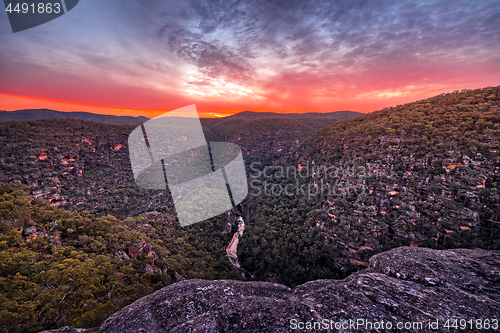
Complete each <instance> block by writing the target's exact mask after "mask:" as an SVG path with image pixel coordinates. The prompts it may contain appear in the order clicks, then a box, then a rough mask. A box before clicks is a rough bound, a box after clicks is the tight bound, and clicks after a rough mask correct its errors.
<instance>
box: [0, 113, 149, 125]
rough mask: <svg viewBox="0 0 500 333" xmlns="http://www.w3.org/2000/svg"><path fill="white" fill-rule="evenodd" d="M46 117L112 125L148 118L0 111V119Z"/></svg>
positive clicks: (137, 122)
mask: <svg viewBox="0 0 500 333" xmlns="http://www.w3.org/2000/svg"><path fill="white" fill-rule="evenodd" d="M47 118H59V119H61V118H63V119H64V118H67V119H79V120H88V121H97V122H100V123H105V124H114V125H125V124H127V125H129V124H142V123H143V122H145V121H148V120H149V118H146V117H143V116H139V117H132V116H112V115H104V114H97V113H91V112H80V111H75V112H63V111H55V110H49V109H26V110H16V111H0V121H20V120H40V119H47Z"/></svg>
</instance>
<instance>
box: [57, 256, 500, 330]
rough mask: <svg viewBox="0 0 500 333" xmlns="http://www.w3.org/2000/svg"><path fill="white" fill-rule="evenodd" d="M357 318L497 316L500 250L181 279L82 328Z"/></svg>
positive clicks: (285, 325)
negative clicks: (279, 279) (267, 274)
mask: <svg viewBox="0 0 500 333" xmlns="http://www.w3.org/2000/svg"><path fill="white" fill-rule="evenodd" d="M360 318H362V319H365V320H370V321H372V322H379V323H380V322H381V321H382V320H383V321H384V323H386V322H387V321H390V322H391V323H393V325H396V323H397V322H408V321H410V322H416V321H420V322H423V323H424V325H428V323H429V321H432V322H435V321H436V320H439V328H438V329H437V330H436V329H428V328H425V326H424V329H423V330H415V332H416V331H418V332H452V331H454V329H453V328H451V329H450V330H446V329H444V327H443V325H444V323H445V322H446V320H447V319H452V318H454V319H458V318H464V319H466V320H470V319H478V318H481V319H493V318H496V319H499V320H500V252H498V251H483V250H466V249H458V250H446V251H437V250H431V249H426V248H410V247H400V248H397V249H393V250H391V251H388V252H384V253H380V254H377V255H375V256H373V257H372V258H371V259H370V264H369V267H368V268H367V269H365V270H363V271H360V272H357V273H355V274H353V275H351V276H349V277H347V278H346V279H344V280H318V281H312V282H308V283H305V284H303V285H300V286H297V287H296V288H294V289H290V288H288V287H286V286H283V285H279V284H275V283H265V282H240V281H226V280H224V281H206V280H187V281H181V282H178V283H174V284H172V285H170V286H168V287H165V288H163V289H161V290H159V291H158V292H156V293H154V294H152V295H148V296H146V297H143V298H141V299H139V300H137V301H136V302H135V303H133V304H131V305H129V306H127V307H125V308H124V309H122V310H120V311H118V312H117V313H115V314H114V315H112V316H111V317H109V318H108V319H107V320H106V321H105V322H104V324H103V325H102V326H101V327H100V329H92V330H86V331H85V330H82V331H79V332H85V333H91V332H106V333H115V332H116V333H129V332H130V333H139V332H148V333H156V332H297V330H292V329H291V326H290V320H291V319H297V321H301V322H308V321H309V322H317V321H321V320H323V319H327V320H332V321H333V322H340V321H342V320H343V321H346V320H347V321H349V319H351V320H353V321H355V320H357V319H360ZM310 331H312V330H309V332H310ZM314 331H321V330H314ZM323 331H327V330H323ZM335 331H340V332H351V331H353V330H350V329H345V330H335ZM384 331H385V330H375V329H373V330H365V329H363V328H359V329H358V330H356V331H355V332H384ZM403 331H413V330H400V332H403ZM468 331H476V330H475V329H473V330H468ZM52 332H64V333H73V332H75V333H76V332H77V331H76V330H75V329H70V328H66V329H65V330H62V329H61V330H57V331H52ZM393 332H396V330H395V329H394V328H393Z"/></svg>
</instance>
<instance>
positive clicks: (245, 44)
mask: <svg viewBox="0 0 500 333" xmlns="http://www.w3.org/2000/svg"><path fill="white" fill-rule="evenodd" d="M6 18H7V17H6V15H5V19H6ZM0 42H1V43H2V48H1V49H0V59H1V60H0V72H1V74H2V75H1V76H0V94H3V95H6V96H10V97H20V96H21V97H23V98H28V99H34V100H40V101H43V100H50V101H61V102H64V103H68V104H74V105H85V106H94V107H101V108H102V107H104V108H110V109H123V110H127V109H128V110H144V111H148V112H152V111H162V110H170V109H172V108H176V107H180V106H183V103H188V104H191V103H196V104H197V105H198V106H199V110H201V111H204V112H207V113H209V112H212V113H224V112H234V111H237V110H244V109H247V110H249V109H250V110H252V109H253V110H273V111H292V110H293V111H334V110H345V109H350V110H356V111H365V112H368V111H373V110H375V109H378V108H381V107H384V106H389V105H394V104H399V103H403V102H408V101H412V100H414V99H419V98H425V97H429V96H432V95H434V94H438V93H441V92H446V91H453V90H457V89H463V88H479V87H483V86H487V85H498V84H500V82H499V80H498V77H500V2H498V1H496V0H490V1H479V2H471V1H463V0H457V1H418V2H414V1H398V2H393V1H363V0H349V1H347V0H346V1H303V0H301V1H290V0H288V1H226V0H219V1H195V0H193V1H186V2H179V1H160V0H147V1H146V0H143V1H136V0H134V1H132V0H108V1H97V0H88V1H85V2H83V3H81V4H79V6H78V7H76V8H75V9H74V10H73V11H71V12H70V13H68V14H67V15H64V16H63V17H61V18H60V19H58V20H54V21H52V22H50V23H47V24H45V25H43V26H40V27H37V28H34V29H30V30H27V31H24V32H21V33H17V34H12V33H11V32H10V27H9V26H8V23H7V21H6V20H2V21H1V23H0ZM44 82H48V83H47V84H45V83H44ZM0 102H1V99H0ZM9 105H12V103H10V104H9ZM19 107H22V105H19ZM0 108H2V105H0Z"/></svg>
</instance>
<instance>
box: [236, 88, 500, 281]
mask: <svg viewBox="0 0 500 333" xmlns="http://www.w3.org/2000/svg"><path fill="white" fill-rule="evenodd" d="M499 103H500V87H493V88H485V89H479V90H466V91H461V92H456V93H452V94H443V95H440V96H436V97H434V98H430V99H427V100H422V101H417V102H414V103H410V104H405V105H400V106H397V107H393V108H388V109H384V110H381V111H378V112H374V113H371V114H367V115H364V116H361V117H357V118H354V119H352V120H346V121H342V122H338V123H336V124H333V125H330V126H327V127H325V128H323V129H321V130H320V131H318V132H317V133H316V134H315V135H314V136H312V137H311V138H310V139H308V140H307V141H306V142H305V143H304V144H302V145H301V146H300V147H299V149H298V151H297V152H295V153H292V154H289V155H288V156H287V157H286V158H283V159H282V160H281V161H280V162H277V163H275V164H274V166H273V167H272V168H268V170H267V171H268V172H267V173H265V174H264V173H261V172H258V171H256V172H253V173H251V174H250V177H251V178H250V180H251V181H253V185H254V186H251V188H252V190H251V193H255V194H258V195H255V196H254V197H253V200H250V201H249V205H250V207H251V211H252V214H251V215H250V218H249V221H248V224H249V225H250V226H252V227H251V228H248V229H247V231H246V233H247V234H246V237H245V238H244V239H243V240H242V241H241V242H240V252H241V255H240V258H241V262H242V263H243V265H244V267H245V268H246V269H248V270H250V271H255V272H256V275H257V276H258V277H259V278H261V279H266V278H274V277H279V279H281V281H284V282H285V283H288V284H291V285H294V284H296V283H298V282H305V281H308V280H311V279H314V278H321V277H323V276H327V275H328V274H331V271H332V270H333V268H332V267H337V268H338V269H340V270H343V269H345V268H346V267H348V266H349V264H354V265H357V266H358V267H363V266H364V265H365V264H366V262H367V260H368V258H369V257H370V256H371V255H373V254H375V253H378V252H381V251H384V250H387V249H390V248H394V247H397V246H401V245H406V246H408V245H410V244H412V243H413V245H414V246H418V245H420V246H425V247H431V248H437V249H443V248H457V247H463V248H482V249H499V248H500V174H499V169H500V104H499ZM294 170H295V172H296V173H294ZM269 247H270V248H271V249H272V253H271V254H268V253H266V249H268V248H269Z"/></svg>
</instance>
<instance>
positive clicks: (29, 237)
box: [0, 186, 241, 332]
mask: <svg viewBox="0 0 500 333" xmlns="http://www.w3.org/2000/svg"><path fill="white" fill-rule="evenodd" d="M229 239H230V234H229V233H228V230H227V225H221V224H218V223H216V222H214V221H213V220H212V221H207V222H203V223H200V224H197V225H195V226H191V227H187V228H180V226H179V224H178V222H177V221H176V218H175V217H174V216H172V215H171V214H168V213H164V214H162V213H157V212H153V213H146V214H142V215H139V216H136V217H131V218H127V219H124V220H120V219H117V218H115V217H114V216H112V215H107V216H102V217H96V216H95V215H92V214H89V213H88V212H86V211H81V212H79V213H77V214H74V213H71V212H68V211H65V210H62V209H59V208H57V207H53V206H51V205H50V204H49V203H48V202H47V201H46V200H44V199H33V197H32V196H28V195H27V194H26V193H25V192H24V191H22V190H19V189H12V188H10V187H8V186H0V291H1V292H0V323H1V327H2V332H38V331H40V330H42V329H50V328H55V327H61V326H64V325H71V326H76V327H94V326H98V325H100V324H101V322H102V321H103V320H104V319H106V318H107V317H108V316H109V315H111V314H112V313H114V312H116V311H117V310H119V309H121V308H122V307H124V306H126V305H128V304H130V303H132V302H133V301H135V300H136V299H138V298H140V297H142V296H144V295H147V294H150V293H152V292H154V291H155V290H158V289H159V288H162V287H164V286H167V285H169V284H170V283H173V282H175V281H179V280H181V279H193V278H202V279H238V278H241V277H240V276H239V274H237V272H235V271H233V270H231V265H230V263H229V262H228V260H227V258H225V251H224V246H225V243H227V242H228V241H229Z"/></svg>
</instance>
